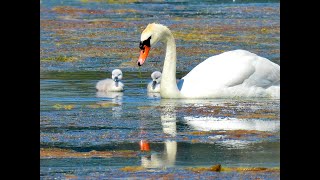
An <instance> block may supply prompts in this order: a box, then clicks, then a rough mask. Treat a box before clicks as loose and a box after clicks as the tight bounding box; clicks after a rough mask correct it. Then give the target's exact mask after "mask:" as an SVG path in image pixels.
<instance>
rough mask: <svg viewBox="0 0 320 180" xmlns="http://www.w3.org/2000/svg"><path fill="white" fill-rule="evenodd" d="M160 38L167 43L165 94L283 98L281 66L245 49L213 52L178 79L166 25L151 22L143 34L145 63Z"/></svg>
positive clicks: (143, 59) (206, 96)
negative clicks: (215, 53)
mask: <svg viewBox="0 0 320 180" xmlns="http://www.w3.org/2000/svg"><path fill="white" fill-rule="evenodd" d="M158 41H162V42H164V43H165V44H166V56H165V60H164V65H163V70H162V79H161V90H160V95H161V97H162V98H233V97H272V98H280V66H279V65H277V64H275V63H273V62H271V61H270V60H268V59H266V58H263V57H260V56H258V55H256V54H253V53H251V52H248V51H245V50H234V51H228V52H224V53H222V54H219V55H215V56H212V57H210V58H208V59H206V60H205V61H203V62H202V63H200V64H198V65H197V66H196V67H195V68H193V69H192V70H191V71H190V72H189V73H188V74H187V75H186V76H184V77H183V78H182V79H181V80H180V81H179V82H178V84H177V83H176V63H177V58H176V44H175V40H174V38H173V35H172V33H171V31H170V30H169V29H168V28H167V27H166V26H164V25H161V24H156V23H152V24H149V25H148V26H147V27H146V29H145V30H144V31H143V32H142V34H141V42H140V49H141V51H140V57H139V60H138V62H137V64H138V65H139V66H141V65H143V63H144V62H145V60H146V59H147V56H148V53H149V51H150V48H151V47H152V46H153V45H154V44H156V43H157V42H158Z"/></svg>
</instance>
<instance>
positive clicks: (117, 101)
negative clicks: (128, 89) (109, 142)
mask: <svg viewBox="0 0 320 180" xmlns="http://www.w3.org/2000/svg"><path fill="white" fill-rule="evenodd" d="M96 97H99V98H107V99H106V100H102V101H100V102H99V104H101V105H107V104H109V103H110V100H111V103H112V104H113V105H112V117H114V118H120V117H121V114H122V106H121V105H122V99H123V92H104V91H97V92H96Z"/></svg>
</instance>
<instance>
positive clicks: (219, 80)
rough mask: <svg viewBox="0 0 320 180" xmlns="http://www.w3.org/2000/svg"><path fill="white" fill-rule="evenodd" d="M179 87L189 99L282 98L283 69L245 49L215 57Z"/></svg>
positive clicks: (184, 78)
mask: <svg viewBox="0 0 320 180" xmlns="http://www.w3.org/2000/svg"><path fill="white" fill-rule="evenodd" d="M178 88H179V89H180V92H181V94H182V95H183V96H187V97H199V96H201V97H203V95H205V96H206V97H230V96H233V97H237V96H239V97H276V98H278V97H279V96H280V93H279V91H280V66H279V65H277V64H275V63H273V62H271V61H269V60H268V59H266V58H263V57H260V56H257V55H256V54H253V53H251V52H248V51H245V50H234V51H228V52H225V53H222V54H219V55H216V56H212V57H210V58H208V59H206V60H205V61H203V62H202V63H200V64H199V65H197V66H196V67H195V68H194V69H192V70H191V71H190V72H189V73H188V74H187V75H186V76H184V77H183V78H182V81H180V82H179V83H178Z"/></svg>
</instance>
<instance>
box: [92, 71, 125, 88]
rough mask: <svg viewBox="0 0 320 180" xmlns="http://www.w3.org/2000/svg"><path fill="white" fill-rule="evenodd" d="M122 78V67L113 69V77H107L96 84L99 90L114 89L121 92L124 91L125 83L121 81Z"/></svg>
mask: <svg viewBox="0 0 320 180" xmlns="http://www.w3.org/2000/svg"><path fill="white" fill-rule="evenodd" d="M121 79H122V71H121V70H120V69H115V70H113V71H112V79H110V78H107V79H104V80H101V81H99V82H98V83H97V84H96V89H97V91H113V92H120V91H123V87H124V85H123V83H122V82H120V80H121Z"/></svg>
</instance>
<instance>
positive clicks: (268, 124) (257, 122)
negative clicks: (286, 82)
mask: <svg viewBox="0 0 320 180" xmlns="http://www.w3.org/2000/svg"><path fill="white" fill-rule="evenodd" d="M216 103H217V104H221V102H212V101H205V100H201V101H199V100H170V99H161V100H160V106H161V116H160V118H161V125H162V131H163V133H164V134H166V135H167V136H166V138H165V140H164V145H165V148H164V150H163V153H154V152H152V153H151V155H150V154H149V155H146V156H142V158H141V165H142V166H143V167H145V168H166V167H172V166H174V165H175V161H176V156H177V153H178V152H177V150H178V149H177V141H176V140H175V139H176V136H177V135H178V134H177V124H176V123H177V111H176V107H177V106H179V107H184V106H190V105H192V106H194V105H212V104H216ZM179 121H182V122H183V123H184V124H186V125H187V126H188V131H190V130H191V131H203V132H204V131H229V130H231V131H232V130H248V131H250V130H255V131H267V132H271V133H272V132H273V133H277V132H279V131H280V121H278V120H272V119H271V120H263V119H238V118H226V117H213V116H197V117H193V116H185V117H182V118H181V120H179ZM225 137H227V135H220V134H219V135H218V134H217V135H214V134H212V135H208V137H207V140H208V143H211V144H213V145H218V146H220V147H224V148H228V149H229V148H231V149H243V148H250V146H251V145H253V143H255V141H248V140H243V139H230V138H225ZM145 146H148V148H145ZM140 148H141V150H142V151H143V150H145V151H149V150H150V149H149V145H148V142H147V141H145V140H142V141H141V143H140Z"/></svg>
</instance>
